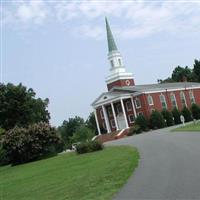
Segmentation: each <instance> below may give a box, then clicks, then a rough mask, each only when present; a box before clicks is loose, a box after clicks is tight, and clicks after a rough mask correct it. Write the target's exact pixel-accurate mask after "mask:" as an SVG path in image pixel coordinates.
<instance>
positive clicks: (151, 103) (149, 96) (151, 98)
mask: <svg viewBox="0 0 200 200" xmlns="http://www.w3.org/2000/svg"><path fill="white" fill-rule="evenodd" d="M149 98H150V99H149ZM147 100H148V104H149V105H150V106H153V105H154V102H153V97H152V96H151V95H150V94H149V95H148V96H147ZM149 100H150V101H151V102H149Z"/></svg>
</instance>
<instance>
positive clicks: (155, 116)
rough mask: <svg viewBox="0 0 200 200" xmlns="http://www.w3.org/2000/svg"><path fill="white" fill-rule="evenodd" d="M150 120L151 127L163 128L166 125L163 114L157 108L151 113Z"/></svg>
mask: <svg viewBox="0 0 200 200" xmlns="http://www.w3.org/2000/svg"><path fill="white" fill-rule="evenodd" d="M149 121H150V126H151V128H163V127H165V126H166V123H165V120H164V118H163V116H162V114H161V113H160V112H158V111H156V110H155V111H153V112H152V113H151V116H150V120H149Z"/></svg>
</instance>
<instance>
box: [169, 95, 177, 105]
mask: <svg viewBox="0 0 200 200" xmlns="http://www.w3.org/2000/svg"><path fill="white" fill-rule="evenodd" d="M170 100H171V103H172V107H173V108H176V107H177V103H176V96H175V94H174V93H171V94H170Z"/></svg>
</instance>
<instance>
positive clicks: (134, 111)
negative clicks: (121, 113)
mask: <svg viewBox="0 0 200 200" xmlns="http://www.w3.org/2000/svg"><path fill="white" fill-rule="evenodd" d="M131 103H132V107H133V113H134V115H135V118H136V117H137V113H136V110H135V104H134V102H133V97H131Z"/></svg>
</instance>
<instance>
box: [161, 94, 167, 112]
mask: <svg viewBox="0 0 200 200" xmlns="http://www.w3.org/2000/svg"><path fill="white" fill-rule="evenodd" d="M160 102H161V105H162V109H167V102H166V99H165V96H164V95H163V94H161V95H160Z"/></svg>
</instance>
